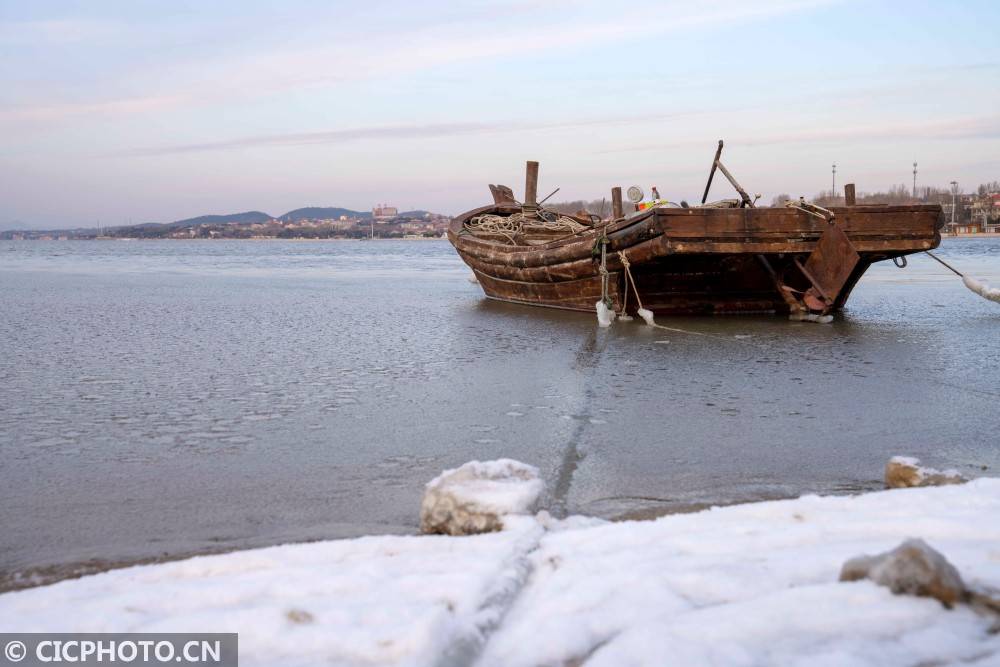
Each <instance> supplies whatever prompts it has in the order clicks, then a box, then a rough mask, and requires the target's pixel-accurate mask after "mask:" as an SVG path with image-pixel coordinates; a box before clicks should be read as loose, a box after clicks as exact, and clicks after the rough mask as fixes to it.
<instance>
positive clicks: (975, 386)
mask: <svg viewBox="0 0 1000 667" xmlns="http://www.w3.org/2000/svg"><path fill="white" fill-rule="evenodd" d="M940 255H941V256H942V257H944V258H946V259H948V260H949V261H953V262H954V263H955V264H956V265H957V266H958V267H959V268H962V269H965V270H967V271H968V272H969V273H970V274H972V275H974V276H976V277H978V278H985V279H987V280H990V281H991V282H992V283H993V284H994V285H998V284H1000V239H989V240H987V239H972V240H946V241H945V243H944V245H943V246H942V248H941V249H940ZM467 275H468V270H467V269H466V268H465V267H464V265H463V264H462V263H461V262H460V260H459V259H458V258H457V256H456V255H455V254H454V252H453V250H452V249H451V247H450V246H449V245H448V244H447V243H446V242H443V241H442V242H389V241H383V242H278V241H271V242H225V241H215V242H164V241H159V242H156V241H153V242H140V241H136V242H120V241H119V242H114V241H109V242H3V243H0V453H2V464H0V526H2V528H3V533H2V534H3V537H2V539H0V588H5V587H7V588H9V587H15V586H19V585H24V584H26V583H31V582H39V581H45V580H48V579H50V578H53V577H55V578H58V577H62V576H67V575H69V574H72V573H74V572H79V571H87V570H90V569H100V568H104V567H107V566H109V565H115V564H125V563H130V562H139V561H148V560H156V559H161V558H174V557H178V556H182V555H188V554H193V553H206V552H213V551H222V550H231V549H236V548H246V547H254V546H265V545H269V544H276V543H280V542H286V541H300V540H314V539H325V538H334V537H349V536H357V535H362V534H371V533H412V532H414V531H415V530H416V528H417V524H418V508H419V503H420V497H421V493H422V490H423V484H424V483H425V482H426V481H427V480H429V479H431V478H432V477H434V476H435V475H436V474H437V473H438V472H440V470H442V469H445V468H451V467H455V466H457V465H460V464H462V463H464V462H465V461H468V460H470V459H482V460H486V459H495V458H501V457H511V458H516V459H519V460H521V461H525V462H527V463H530V464H532V465H535V466H537V467H538V468H539V469H540V470H541V471H542V474H543V476H544V477H545V479H546V481H547V483H548V488H549V492H548V493H547V496H546V498H544V500H543V505H544V507H546V508H547V509H549V510H550V511H551V512H552V513H553V514H555V515H557V516H559V515H564V514H566V513H574V514H588V515H595V516H600V517H605V518H621V517H639V516H654V515H657V514H662V513H666V512H673V511H679V510H686V509H693V508H698V507H703V506H705V505H708V504H724V503H735V502H741V501H748V500H760V499H769V498H783V497H791V496H798V495H800V494H802V493H811V492H818V493H841V492H852V491H856V490H866V489H874V488H877V487H878V486H879V485H880V473H881V469H882V467H883V465H884V464H885V461H886V460H887V459H888V458H889V456H892V455H895V454H905V455H912V456H918V457H920V458H921V459H922V460H923V461H924V462H925V463H927V464H928V465H933V466H935V467H944V468H947V467H955V468H958V469H959V470H961V471H962V472H963V473H965V474H967V475H970V476H975V475H977V474H982V468H983V466H986V467H987V469H988V470H989V471H994V472H995V470H996V469H997V468H998V467H1000V440H998V436H997V433H998V432H1000V417H998V411H997V405H998V401H1000V307H998V306H997V305H996V304H993V303H989V302H987V301H984V300H982V299H980V298H978V297H976V296H975V295H973V294H971V293H970V292H968V291H967V290H966V289H965V288H964V287H963V286H962V285H961V283H960V281H959V280H958V279H957V278H954V277H953V276H951V277H949V274H948V273H947V272H946V271H945V270H944V269H943V267H941V266H940V265H937V264H936V263H934V262H933V261H932V260H930V259H929V258H927V257H925V256H919V257H913V258H911V260H910V265H909V267H908V268H906V269H903V270H900V269H896V268H895V267H893V266H892V265H891V264H888V265H884V266H883V265H879V266H876V267H874V268H873V269H872V270H871V271H870V272H869V274H868V276H866V278H865V279H864V280H863V281H862V282H861V283H860V284H859V285H858V287H857V288H856V290H855V292H854V295H853V297H852V300H851V301H850V303H849V307H848V309H847V310H846V311H845V312H844V313H843V314H842V316H839V317H838V318H837V320H836V321H835V322H834V323H833V324H832V325H827V326H819V325H814V324H809V323H789V322H787V321H785V320H783V319H782V318H780V317H766V316H764V317H726V318H675V319H672V320H671V321H669V322H665V321H664V323H666V324H669V325H670V326H674V327H677V328H680V329H685V330H690V331H695V332H699V333H703V334H709V335H703V336H698V335H690V334H684V333H675V332H663V331H657V330H651V329H649V328H647V327H644V326H643V325H642V324H641V323H640V322H632V323H616V324H615V325H614V326H613V327H612V328H611V329H609V330H599V329H598V328H597V327H596V321H595V318H593V317H590V316H586V315H580V314H573V313H563V312H556V311H548V310H544V309H536V308H527V307H518V306H512V305H506V304H499V303H495V302H491V301H488V300H486V299H484V298H483V296H482V293H481V291H480V288H479V287H478V286H477V285H472V284H469V282H468V281H467V280H466V276H467ZM661 321H662V320H661ZM986 474H990V473H986Z"/></svg>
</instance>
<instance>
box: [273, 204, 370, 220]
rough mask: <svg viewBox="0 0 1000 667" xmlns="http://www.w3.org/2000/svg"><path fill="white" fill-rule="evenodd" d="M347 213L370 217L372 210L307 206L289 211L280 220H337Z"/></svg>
mask: <svg viewBox="0 0 1000 667" xmlns="http://www.w3.org/2000/svg"><path fill="white" fill-rule="evenodd" d="M342 215H345V216H347V217H348V218H370V217H372V214H371V211H352V210H351V209H349V208H337V207H334V206H307V207H305V208H297V209H295V210H294V211H289V212H288V213H286V214H284V215H283V216H281V217H280V218H278V220H281V221H282V222H297V221H299V220H336V219H338V218H339V217H340V216H342Z"/></svg>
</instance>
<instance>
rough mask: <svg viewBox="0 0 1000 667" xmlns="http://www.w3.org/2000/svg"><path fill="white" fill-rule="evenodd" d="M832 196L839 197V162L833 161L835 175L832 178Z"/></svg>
mask: <svg viewBox="0 0 1000 667" xmlns="http://www.w3.org/2000/svg"><path fill="white" fill-rule="evenodd" d="M830 196H831V197H832V198H833V199H836V198H837V163H836V162H834V163H833V175H832V176H831V180H830Z"/></svg>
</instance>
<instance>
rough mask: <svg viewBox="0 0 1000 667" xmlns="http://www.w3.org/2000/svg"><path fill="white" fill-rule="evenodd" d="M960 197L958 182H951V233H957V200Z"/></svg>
mask: <svg viewBox="0 0 1000 667" xmlns="http://www.w3.org/2000/svg"><path fill="white" fill-rule="evenodd" d="M956 197H958V182H957V181H952V182H951V232H952V234H954V233H955V198H956Z"/></svg>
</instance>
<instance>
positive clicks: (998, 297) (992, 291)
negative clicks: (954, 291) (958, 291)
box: [924, 250, 1000, 303]
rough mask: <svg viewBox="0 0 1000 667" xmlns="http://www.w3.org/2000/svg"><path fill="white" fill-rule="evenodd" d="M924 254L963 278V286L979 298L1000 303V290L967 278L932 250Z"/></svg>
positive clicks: (984, 282) (969, 277)
mask: <svg viewBox="0 0 1000 667" xmlns="http://www.w3.org/2000/svg"><path fill="white" fill-rule="evenodd" d="M924 253H925V254H927V255H928V256H929V257H930V258H931V259H933V260H934V261H935V262H938V263H939V264H941V265H942V266H944V267H945V268H946V269H948V270H949V271H951V272H952V273H954V274H955V275H956V276H958V277H959V278H961V279H962V284H964V285H965V286H966V287H968V288H969V291H970V292H975V293H976V294H978V295H979V296H981V297H983V298H984V299H986V300H987V301H993V302H996V303H1000V289H997V288H996V287H990V286H989V285H988V284H987V283H986V281H979V280H976V279H975V278H972V277H971V276H967V275H965V274H963V273H960V272H959V271H958V269H956V268H955V267H954V266H952V265H951V264H949V263H948V262H946V261H944V260H943V259H941V258H940V257H938V256H937V255H935V254H934V253H932V252H931V251H930V250H925V251H924Z"/></svg>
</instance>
